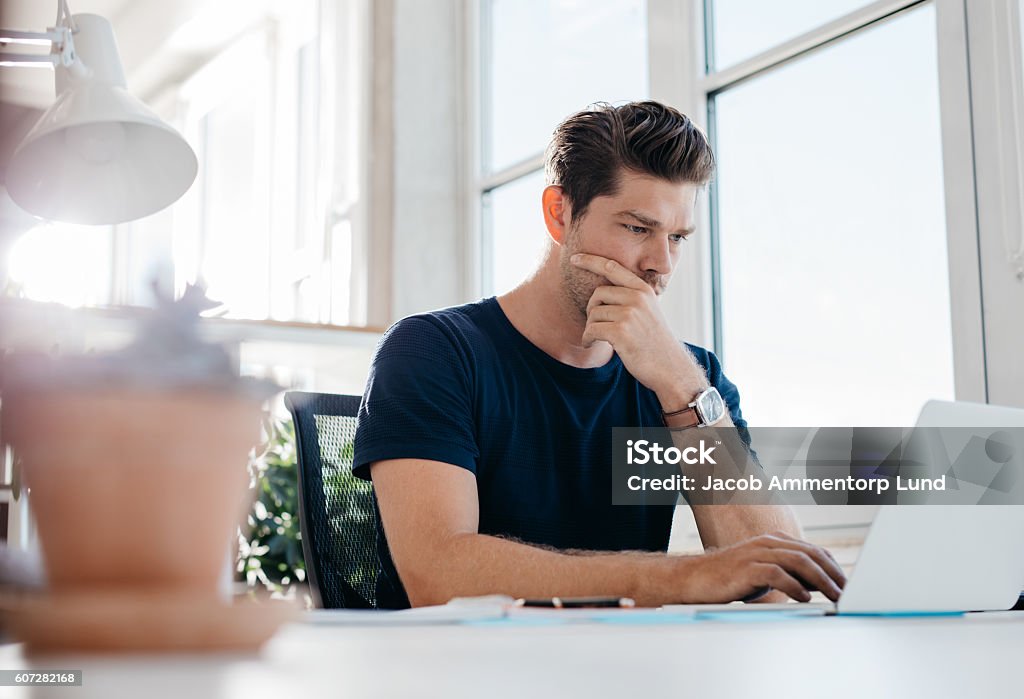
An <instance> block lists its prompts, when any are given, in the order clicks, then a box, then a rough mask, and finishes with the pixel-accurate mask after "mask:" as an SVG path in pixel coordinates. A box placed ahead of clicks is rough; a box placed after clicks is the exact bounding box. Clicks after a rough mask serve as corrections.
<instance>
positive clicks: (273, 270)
mask: <svg viewBox="0 0 1024 699" xmlns="http://www.w3.org/2000/svg"><path fill="white" fill-rule="evenodd" d="M271 5H273V6H271ZM369 8H370V3H368V2H354V3H342V4H336V3H326V2H319V1H318V0H299V1H297V2H294V3H287V4H282V3H276V4H267V3H257V4H256V5H253V6H251V7H250V6H246V7H244V8H241V7H240V8H236V9H235V11H234V14H233V16H232V18H231V20H232V26H235V27H236V28H237V29H241V28H244V29H245V31H244V32H242V34H241V35H240V36H237V37H234V38H231V39H230V40H229V39H228V38H227V36H226V35H224V34H223V31H222V29H223V26H224V21H225V18H224V15H223V11H222V10H223V8H222V7H220V3H216V2H213V1H212V0H209V1H207V2H200V3H198V5H197V6H196V8H194V10H195V12H194V13H193V16H192V17H191V18H190V19H188V20H187V21H186V23H185V24H184V25H183V26H181V27H178V29H177V30H176V31H174V32H173V35H172V33H171V32H166V34H167V35H166V36H164V38H163V43H159V44H157V45H156V47H155V49H154V50H155V51H158V52H166V53H167V56H163V57H161V58H159V59H154V60H153V62H152V63H147V64H145V66H144V70H143V72H147V71H149V72H154V71H155V72H160V71H164V72H167V73H168V74H169V75H168V76H167V80H166V83H160V85H159V86H158V87H155V88H154V87H153V86H150V87H149V92H150V94H147V95H145V96H146V98H147V101H149V102H150V104H151V105H152V106H153V107H154V108H155V109H156V111H157V112H158V113H160V114H161V116H162V117H164V118H165V119H166V120H167V121H168V122H169V123H170V124H172V125H173V126H174V127H175V128H178V129H179V130H180V131H181V132H182V133H183V134H184V135H185V137H186V139H187V140H188V141H189V143H190V145H191V146H192V147H193V149H194V150H195V151H196V154H197V156H198V158H199V174H198V177H197V179H196V182H195V183H194V184H193V186H192V188H191V189H190V190H189V192H188V193H187V194H186V195H185V196H184V197H183V198H182V199H181V200H179V201H178V202H176V203H175V204H173V205H172V206H170V207H168V208H167V209H165V210H164V211H161V212H158V213H156V214H154V215H152V216H149V217H146V218H144V219H140V220H137V221H132V222H129V223H126V224H121V225H119V226H111V227H94V228H89V227H83V226H79V227H72V226H55V225H48V226H44V227H38V228H37V229H35V230H32V231H30V232H29V233H27V234H25V235H24V236H23V237H22V238H21V239H20V240H19V241H18V242H17V244H16V246H15V248H14V250H13V251H12V253H11V254H12V258H11V284H10V285H9V288H8V289H7V291H6V293H8V294H12V295H20V296H23V297H26V298H29V299H35V300H43V301H59V302H61V303H64V304H67V305H71V306H96V305H114V306H118V305H129V306H130V305H147V304H149V303H151V301H152V294H151V292H150V284H151V281H152V280H153V279H154V278H155V279H158V280H159V282H160V283H161V285H162V286H163V287H165V288H167V289H170V288H172V287H173V288H176V289H177V290H178V291H179V292H180V291H181V289H182V288H183V287H184V285H185V284H186V283H187V282H191V281H195V280H197V279H200V280H202V281H204V282H205V283H206V284H207V286H208V293H209V295H210V297H211V298H214V299H216V300H219V301H221V302H223V303H224V304H225V305H226V306H227V309H228V317H232V318H242V319H252V320H261V321H262V320H280V321H304V322H311V323H321V324H329V325H347V324H349V323H350V322H353V321H355V322H360V321H364V320H365V313H363V312H361V309H359V308H354V307H353V306H354V300H353V299H355V298H364V297H365V294H352V293H351V289H350V285H351V284H352V283H353V277H354V275H353V274H352V268H353V265H354V264H355V265H363V264H364V263H365V260H362V259H355V260H354V259H353V256H354V254H355V253H354V250H356V249H357V248H358V249H363V248H365V245H360V244H359V243H361V239H362V237H363V236H365V235H366V231H365V228H366V221H367V217H366V216H365V215H364V209H365V203H364V199H365V191H364V189H365V188H364V186H363V183H364V180H365V178H366V165H365V163H366V162H367V158H366V155H365V152H364V150H363V149H364V148H365V147H366V146H365V142H366V139H363V138H360V136H359V135H360V134H361V133H362V130H363V129H364V127H365V124H366V121H367V120H366V118H365V114H366V113H367V100H366V98H365V92H364V85H366V84H368V83H369V77H368V76H369V75H370V71H369V69H368V61H367V60H366V59H367V54H366V53H365V52H364V50H363V48H364V47H363V43H364V42H367V41H368V39H367V38H366V34H367V33H366V32H365V31H363V28H364V25H367V26H368V25H369V19H368V18H369V13H370V9H369ZM154 34H155V35H157V36H160V34H159V32H154ZM189 42H192V43H189ZM195 42H198V43H199V44H200V46H199V48H196V47H195V46H194V45H193V44H194V43H195ZM176 51H177V52H178V53H175V52H176ZM182 53H185V54H187V58H188V60H183V61H181V63H182V65H192V63H191V62H192V61H195V60H196V56H208V55H211V54H212V56H213V57H212V58H210V59H209V60H207V61H206V62H205V64H203V65H201V66H200V67H199V68H198V69H193V72H192V73H191V74H189V75H187V76H186V77H185V79H184V81H182V76H181V75H179V74H178V73H177V70H180V69H175V70H174V71H171V70H165V69H164V68H163V66H164V65H171V64H173V63H175V60H176V59H175V58H173V57H172V58H168V56H177V57H179V58H180V56H181V55H182ZM157 63H159V64H160V66H159V67H156V68H154V66H155V65H156V64H157ZM161 74H162V73H161ZM147 77H151V76H147ZM54 239H58V240H59V241H60V243H59V244H58V245H56V246H55V245H54ZM363 276H365V275H363ZM361 278H362V277H360V279H361Z"/></svg>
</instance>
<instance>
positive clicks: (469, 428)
mask: <svg viewBox="0 0 1024 699" xmlns="http://www.w3.org/2000/svg"><path fill="white" fill-rule="evenodd" d="M472 405H473V399H472V382H471V376H470V367H469V360H468V357H467V355H466V354H465V353H464V352H463V351H462V350H461V349H460V347H459V345H458V343H457V342H456V340H455V336H454V335H453V331H452V330H451V329H450V328H448V327H446V326H445V325H444V324H443V322H442V321H440V320H438V319H435V318H430V317H423V316H412V317H409V318H405V319H403V320H400V321H399V322H398V323H396V324H395V325H393V326H392V327H391V328H390V329H389V330H388V331H387V332H386V333H385V334H384V336H383V337H382V338H381V341H380V344H379V345H378V346H377V351H376V353H375V354H374V357H373V361H372V363H371V365H370V373H369V376H368V378H367V384H366V390H365V391H364V393H363V400H362V403H361V404H360V406H359V423H358V427H357V429H356V437H355V453H354V458H353V462H352V463H353V465H354V469H353V472H354V473H355V475H356V476H358V477H359V478H362V479H364V480H370V464H372V463H373V462H375V461H384V460H386V459H428V460H431V461H443V462H445V463H449V464H454V465H456V466H461V467H462V468H465V469H468V470H469V471H472V472H474V473H475V472H476V464H477V459H478V457H479V455H480V452H479V449H478V447H477V444H476V439H475V436H474V432H473V424H474V423H473V419H472Z"/></svg>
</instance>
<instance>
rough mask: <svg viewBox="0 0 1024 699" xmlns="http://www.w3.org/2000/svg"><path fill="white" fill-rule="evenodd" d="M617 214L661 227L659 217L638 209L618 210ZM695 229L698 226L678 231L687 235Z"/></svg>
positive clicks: (654, 226) (650, 225)
mask: <svg viewBox="0 0 1024 699" xmlns="http://www.w3.org/2000/svg"><path fill="white" fill-rule="evenodd" d="M615 215H616V216H629V217H630V218H633V219H636V220H637V221H639V222H640V223H642V224H643V225H645V226H647V227H649V228H661V221H658V220H657V219H654V218H651V217H650V216H645V215H644V214H642V213H641V212H639V211H637V210H636V209H627V210H625V211H620V212H618V213H617V214H615ZM695 230H697V228H696V226H692V227H690V228H684V229H682V230H680V231H678V232H679V233H682V234H683V235H684V236H686V235H690V234H692V233H693V232H694V231H695Z"/></svg>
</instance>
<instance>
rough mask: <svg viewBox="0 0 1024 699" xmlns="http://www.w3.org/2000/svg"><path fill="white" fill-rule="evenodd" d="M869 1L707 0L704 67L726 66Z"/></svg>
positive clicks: (719, 68) (851, 10)
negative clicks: (768, 0) (770, 0)
mask: <svg viewBox="0 0 1024 699" xmlns="http://www.w3.org/2000/svg"><path fill="white" fill-rule="evenodd" d="M869 2H870V0H773V1H772V2H764V0H709V2H708V7H707V17H708V25H709V26H708V28H709V29H710V30H711V31H710V32H708V34H709V36H710V39H711V40H710V41H709V42H708V43H709V45H708V59H707V62H708V66H709V67H711V68H714V69H717V70H721V69H722V68H727V67H729V66H731V65H734V64H736V63H739V62H740V61H742V60H745V59H747V58H750V57H751V56H755V55H757V54H759V53H761V52H762V51H765V50H766V49H769V48H771V47H772V46H775V45H777V44H780V43H782V42H784V41H787V40H789V39H792V38H794V37H796V36H798V35H800V34H803V33H804V32H807V31H809V30H812V29H815V28H817V27H820V26H821V25H823V24H825V23H826V22H829V21H832V20H834V19H836V18H838V17H841V16H843V15H845V14H847V13H850V12H853V11H854V10H856V9H858V8H860V7H863V6H864V5H867V4H868V3H869Z"/></svg>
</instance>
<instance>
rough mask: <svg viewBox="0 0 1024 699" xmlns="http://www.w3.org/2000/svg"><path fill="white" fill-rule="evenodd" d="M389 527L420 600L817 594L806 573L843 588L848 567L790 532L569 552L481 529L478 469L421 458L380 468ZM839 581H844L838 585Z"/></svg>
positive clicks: (375, 472) (377, 478)
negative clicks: (696, 544)
mask: <svg viewBox="0 0 1024 699" xmlns="http://www.w3.org/2000/svg"><path fill="white" fill-rule="evenodd" d="M371 473H372V476H373V483H374V489H375V491H376V494H377V501H378V504H379V507H380V512H381V517H382V520H383V525H384V533H385V536H386V537H387V540H388V546H389V548H390V550H391V556H392V559H393V560H394V563H395V567H396V569H397V570H398V574H399V576H400V577H401V579H402V583H403V585H404V586H405V590H406V593H407V594H408V595H409V600H410V602H411V604H412V605H413V606H422V605H428V604H443V603H444V602H447V601H448V600H449V599H451V598H453V597H464V596H475V595H485V594H495V593H501V594H507V595H511V596H513V597H552V596H562V597H574V596H589V595H616V596H622V597H632V598H633V599H635V600H636V602H637V604H639V605H641V606H657V605H661V604H668V603H674V602H693V603H700V602H729V601H733V600H737V599H742V598H744V597H746V596H748V595H751V594H752V593H755V592H756V591H759V590H761V589H763V588H765V587H772V588H774V589H776V590H780V591H782V592H785V593H786V594H787V595H789V596H791V597H793V598H794V599H796V600H799V601H806V600H807V599H809V596H808V594H807V592H806V591H805V589H804V587H803V585H802V584H801V583H800V582H799V580H798V578H799V579H802V580H806V581H808V582H810V583H811V584H814V585H815V586H817V587H818V588H819V589H821V590H823V591H824V592H825V593H826V595H828V596H829V597H830V598H832V599H837V598H838V595H839V585H841V584H842V583H841V581H842V572H841V571H840V570H839V569H838V566H835V564H834V562H833V561H832V560H831V559H830V558H829V557H828V555H827V554H825V552H824V551H823V550H821V549H819V548H817V547H815V546H811V545H810V544H807V543H805V542H802V541H799V540H796V539H792V538H790V537H788V536H787V535H785V534H784V533H779V534H778V535H771V536H760V537H756V538H754V539H750V540H748V541H745V542H743V543H741V544H737V545H734V546H729V547H726V548H723V549H721V550H718V551H714V552H712V553H710V554H705V555H702V556H669V555H666V554H658V553H636V552H626V553H604V552H594V553H585V552H583V553H573V554H569V553H565V552H558V551H552V550H549V549H544V548H540V547H537V546H531V545H529V544H524V543H519V542H516V541H511V540H508V539H502V538H499V537H494V536H488V535H484V534H480V533H478V531H477V530H478V525H479V509H478V501H477V489H476V478H475V476H474V475H473V474H472V473H471V472H469V471H467V470H465V469H463V468H460V467H458V466H453V465H451V464H446V463H441V462H437V461H426V460H420V459H395V460H389V461H380V462H376V463H374V464H373V465H372V467H371ZM837 581H840V582H839V584H838V585H837Z"/></svg>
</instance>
